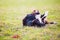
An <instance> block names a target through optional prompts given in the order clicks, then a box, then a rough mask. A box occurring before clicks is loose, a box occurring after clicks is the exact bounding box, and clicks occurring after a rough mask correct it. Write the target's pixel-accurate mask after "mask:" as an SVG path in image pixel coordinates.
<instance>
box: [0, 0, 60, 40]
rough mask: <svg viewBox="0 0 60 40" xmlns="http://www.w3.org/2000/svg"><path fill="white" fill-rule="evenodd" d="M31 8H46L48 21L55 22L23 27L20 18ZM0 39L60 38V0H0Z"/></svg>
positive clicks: (30, 10) (45, 39) (54, 39)
mask: <svg viewBox="0 0 60 40" xmlns="http://www.w3.org/2000/svg"><path fill="white" fill-rule="evenodd" d="M33 9H38V10H39V11H40V12H41V13H44V11H46V10H48V11H49V15H48V17H47V18H48V21H56V22H57V24H53V25H51V24H48V25H46V26H45V27H40V28H39V27H23V26H22V19H23V18H24V17H25V16H26V15H27V14H29V13H31V12H32V10H33ZM14 35H19V37H18V38H12V36H14ZM0 40H60V0H0Z"/></svg>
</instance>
